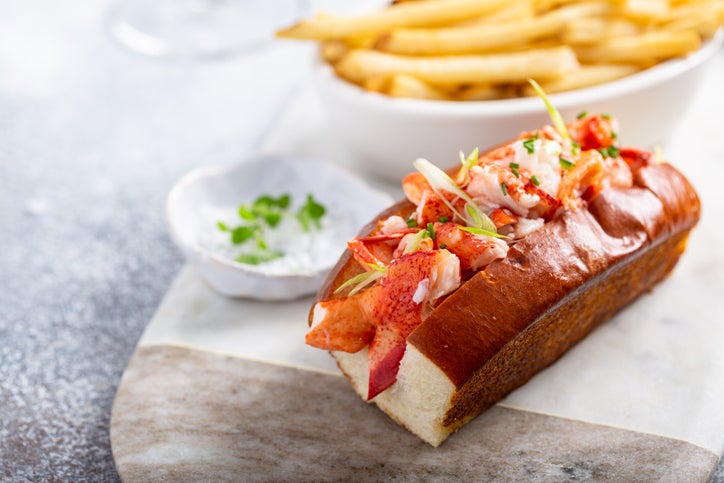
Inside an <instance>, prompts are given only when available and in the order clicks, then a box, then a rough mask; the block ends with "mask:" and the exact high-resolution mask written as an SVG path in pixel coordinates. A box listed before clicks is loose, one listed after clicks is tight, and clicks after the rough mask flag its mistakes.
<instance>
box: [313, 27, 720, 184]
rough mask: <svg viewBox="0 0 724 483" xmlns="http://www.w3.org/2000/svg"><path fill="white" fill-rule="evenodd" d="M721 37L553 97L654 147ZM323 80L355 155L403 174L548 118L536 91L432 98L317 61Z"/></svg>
mask: <svg viewBox="0 0 724 483" xmlns="http://www.w3.org/2000/svg"><path fill="white" fill-rule="evenodd" d="M723 39H724V32H723V31H722V30H721V29H720V30H719V31H718V32H717V34H716V35H715V36H714V37H713V38H712V39H711V40H709V41H708V42H706V43H705V44H704V45H703V46H702V48H701V49H700V50H698V51H697V52H694V53H693V54H691V55H689V56H688V57H687V58H684V59H675V60H670V61H667V62H664V63H662V64H659V65H657V66H655V67H652V68H650V69H648V70H645V71H643V72H640V73H637V74H634V75H631V76H628V77H625V78H622V79H619V80H616V81H612V82H608V83H606V84H602V85H599V86H595V87H589V88H584V89H578V90H575V91H569V92H564V93H559V94H553V95H551V96H549V97H550V99H551V101H552V102H553V104H554V105H555V106H556V107H557V108H558V110H559V111H560V112H561V114H562V115H563V118H564V119H565V120H566V121H567V122H569V121H570V120H572V119H574V117H575V116H576V115H577V114H578V113H579V112H581V111H584V110H585V111H588V112H599V113H607V114H610V115H611V116H613V117H615V118H616V119H618V120H619V123H620V130H621V132H620V135H621V142H622V143H623V144H625V145H629V146H635V147H641V148H645V147H652V146H654V145H656V144H658V143H660V142H661V141H662V140H664V139H665V138H666V137H667V136H668V135H669V134H670V133H671V131H672V129H673V128H674V126H675V125H676V122H677V120H678V119H679V118H681V117H682V111H683V110H684V109H685V108H686V107H687V105H688V104H689V101H690V99H691V98H692V95H693V93H695V92H696V87H697V85H698V82H699V80H700V79H701V78H702V77H703V76H702V74H703V73H704V72H705V69H703V67H704V66H705V65H706V63H707V60H709V59H711V58H712V57H713V56H714V54H716V53H717V52H718V51H719V48H720V46H721V44H722V40H723ZM317 77H318V87H319V92H320V96H321V98H322V101H323V104H324V106H325V110H326V112H327V116H328V121H329V125H330V127H331V128H332V129H333V130H334V132H335V133H336V134H337V136H338V137H339V138H340V139H341V140H342V141H343V144H345V145H346V147H347V148H348V150H349V152H350V154H351V156H352V157H353V160H354V161H355V162H357V163H359V164H360V166H362V167H363V168H364V169H366V170H367V171H369V172H371V173H372V174H374V175H376V176H379V177H382V178H386V179H392V180H399V179H400V178H401V177H402V176H404V175H405V174H407V173H409V172H410V171H411V170H412V161H413V160H414V159H415V158H418V157H424V158H427V159H429V160H430V161H432V162H434V163H435V164H438V165H439V166H443V167H446V166H452V165H453V164H454V163H456V162H457V159H458V152H459V151H460V150H462V151H464V152H465V153H466V154H467V153H469V152H470V151H472V150H473V149H474V148H476V147H478V148H480V149H481V150H485V149H487V148H491V147H493V146H496V145H498V144H500V143H503V142H505V141H507V140H510V139H512V138H514V137H516V136H517V135H518V134H519V133H520V132H523V131H529V130H532V129H536V128H538V127H541V126H542V125H544V124H549V123H550V120H549V117H548V114H547V112H546V109H545V106H544V104H543V102H542V101H541V100H540V99H539V98H537V97H529V98H519V99H505V100H493V101H466V102H455V101H427V100H417V99H399V98H397V99H396V98H391V97H388V96H385V95H382V94H378V93H373V92H366V91H364V90H362V89H361V88H359V87H357V86H355V85H353V84H350V83H348V82H346V81H344V80H341V79H340V78H338V77H337V76H336V75H335V74H334V71H333V70H332V69H331V68H330V67H329V66H328V65H326V64H320V66H319V67H318V76H317Z"/></svg>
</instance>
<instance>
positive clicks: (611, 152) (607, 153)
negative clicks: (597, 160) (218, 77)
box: [598, 146, 619, 158]
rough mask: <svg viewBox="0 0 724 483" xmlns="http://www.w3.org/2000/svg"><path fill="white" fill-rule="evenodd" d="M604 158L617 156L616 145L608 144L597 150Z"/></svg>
mask: <svg viewBox="0 0 724 483" xmlns="http://www.w3.org/2000/svg"><path fill="white" fill-rule="evenodd" d="M598 152H599V153H601V156H603V157H604V158H618V154H619V149H618V148H617V147H616V146H609V147H607V148H601V149H599V150H598Z"/></svg>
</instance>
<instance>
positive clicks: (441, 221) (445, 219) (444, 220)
mask: <svg viewBox="0 0 724 483" xmlns="http://www.w3.org/2000/svg"><path fill="white" fill-rule="evenodd" d="M437 221H439V222H440V223H447V222H448V221H450V218H448V217H447V216H441V217H440V218H438V219H437Z"/></svg>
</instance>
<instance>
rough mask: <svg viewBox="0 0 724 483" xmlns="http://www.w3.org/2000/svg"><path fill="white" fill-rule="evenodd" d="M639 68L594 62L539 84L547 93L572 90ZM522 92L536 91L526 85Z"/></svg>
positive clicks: (617, 77)
mask: <svg viewBox="0 0 724 483" xmlns="http://www.w3.org/2000/svg"><path fill="white" fill-rule="evenodd" d="M639 70H641V69H640V68H639V67H638V66H635V65H629V64H594V65H582V66H581V67H580V68H578V69H576V70H573V71H571V72H569V73H568V74H566V75H565V76H563V77H560V78H558V79H555V80H552V81H548V82H541V84H540V86H541V87H542V88H543V90H544V91H545V92H547V93H549V94H553V93H555V92H564V91H572V90H574V89H580V88H583V87H590V86H594V85H597V84H603V83H604V82H609V81H612V80H616V79H620V78H622V77H626V76H628V75H631V74H633V73H635V72H637V71H639ZM523 92H524V94H525V95H527V96H535V95H536V92H535V90H533V88H531V87H530V86H526V88H525V89H524V91H523Z"/></svg>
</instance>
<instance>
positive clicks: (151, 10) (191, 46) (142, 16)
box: [110, 0, 306, 58]
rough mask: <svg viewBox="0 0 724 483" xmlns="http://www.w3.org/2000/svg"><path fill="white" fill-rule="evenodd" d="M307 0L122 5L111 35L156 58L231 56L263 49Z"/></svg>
mask: <svg viewBox="0 0 724 483" xmlns="http://www.w3.org/2000/svg"><path fill="white" fill-rule="evenodd" d="M305 9H306V0H271V1H270V0H266V1H264V0H116V3H115V4H114V5H113V8H112V10H111V12H110V30H111V33H112V34H113V36H114V37H115V38H116V39H117V40H118V41H120V42H121V44H123V45H125V46H126V47H128V48H130V49H132V50H134V51H136V52H140V53H142V54H146V55H150V56H156V57H174V58H210V57H225V56H229V55H233V54H236V53H239V52H242V51H244V50H247V49H251V48H254V47H258V46H260V45H262V44H264V43H265V42H268V41H269V40H271V39H272V38H273V35H274V31H275V30H276V29H278V28H280V27H283V26H285V25H288V24H291V23H292V22H293V21H294V20H296V19H297V18H299V17H300V16H301V15H302V14H303V13H304V10H305Z"/></svg>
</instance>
